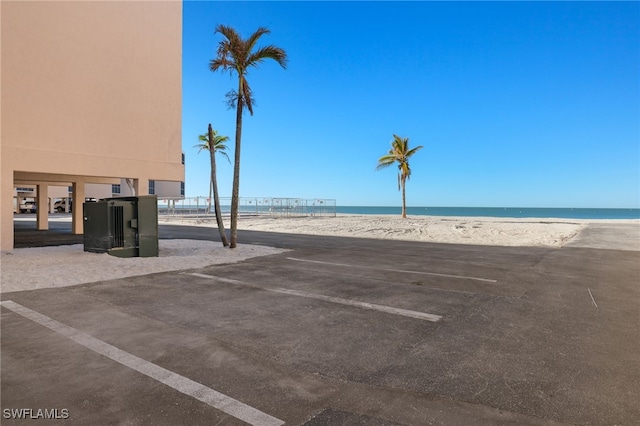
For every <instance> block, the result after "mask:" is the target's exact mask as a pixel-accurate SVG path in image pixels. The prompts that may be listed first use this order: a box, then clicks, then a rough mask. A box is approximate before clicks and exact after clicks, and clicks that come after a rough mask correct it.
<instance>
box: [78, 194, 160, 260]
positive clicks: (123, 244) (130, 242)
mask: <svg viewBox="0 0 640 426" xmlns="http://www.w3.org/2000/svg"><path fill="white" fill-rule="evenodd" d="M82 211H83V217H84V251H90V252H95V253H104V252H107V253H109V254H110V255H112V256H117V257H154V256H156V257H157V256H158V199H157V197H156V196H155V195H143V196H139V197H117V198H105V199H102V200H100V201H97V202H95V203H84V204H83V205H82Z"/></svg>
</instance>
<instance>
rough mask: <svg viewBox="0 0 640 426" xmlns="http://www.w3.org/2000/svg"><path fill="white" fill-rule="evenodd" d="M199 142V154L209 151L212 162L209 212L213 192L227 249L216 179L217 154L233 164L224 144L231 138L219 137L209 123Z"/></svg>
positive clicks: (226, 244) (217, 216)
mask: <svg viewBox="0 0 640 426" xmlns="http://www.w3.org/2000/svg"><path fill="white" fill-rule="evenodd" d="M198 140H199V141H200V143H199V144H198V145H196V146H194V148H199V149H198V153H199V152H200V151H202V150H207V151H209V159H210V161H211V179H210V180H209V211H211V192H212V191H213V199H214V203H213V206H214V210H215V214H216V222H217V223H218V232H220V240H221V241H222V245H223V246H225V247H227V246H229V241H228V240H227V234H225V232H224V223H223V222H222V212H221V210H220V197H219V195H218V179H217V177H216V175H217V174H216V152H217V153H220V154H222V155H224V156H225V157H227V161H229V163H231V161H230V160H229V156H228V155H227V152H226V151H227V146H226V145H225V144H224V143H225V142H227V141H228V140H229V137H228V136H222V135H219V134H218V132H216V131H215V130H213V128H212V127H211V123H209V132H208V133H204V134H202V135H200V136H198Z"/></svg>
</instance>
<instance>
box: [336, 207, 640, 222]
mask: <svg viewBox="0 0 640 426" xmlns="http://www.w3.org/2000/svg"><path fill="white" fill-rule="evenodd" d="M336 212H337V213H338V214H361V215H370V214H373V215H393V214H397V215H399V214H400V213H401V208H400V207H392V206H337V207H336ZM407 215H410V216H434V217H465V218H472V217H473V218H477V217H488V218H514V219H521V218H530V219H588V220H592V219H616V220H617V219H640V209H633V208H557V207H554V208H545V207H407Z"/></svg>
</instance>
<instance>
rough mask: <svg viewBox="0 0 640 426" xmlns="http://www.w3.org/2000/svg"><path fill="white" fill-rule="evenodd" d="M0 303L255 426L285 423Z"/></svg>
mask: <svg viewBox="0 0 640 426" xmlns="http://www.w3.org/2000/svg"><path fill="white" fill-rule="evenodd" d="M0 305H2V306H3V307H5V308H7V309H10V310H11V311H13V312H15V313H17V314H19V315H22V316H23V317H25V318H27V319H30V320H31V321H33V322H36V323H38V324H40V325H42V326H45V327H47V328H49V329H51V330H53V331H55V332H56V333H58V334H61V335H63V336H65V337H67V338H69V339H71V340H73V341H74V342H76V343H78V344H80V345H82V346H84V347H85V348H87V349H91V350H92V351H94V352H96V353H98V354H100V355H103V356H106V357H107V358H109V359H112V360H113V361H116V362H118V363H120V364H122V365H124V366H126V367H129V368H131V369H133V370H136V371H138V372H140V373H142V374H144V375H145V376H148V377H151V378H152V379H155V380H157V381H159V382H161V383H164V384H165V385H167V386H169V387H171V388H173V389H175V390H177V391H178V392H182V393H184V394H185V395H189V396H191V397H193V398H195V399H197V400H198V401H202V402H204V403H205V404H208V405H210V406H212V407H214V408H216V409H218V410H220V411H223V412H225V413H227V414H229V415H231V416H233V417H235V418H237V419H240V420H242V421H244V422H246V423H249V424H252V425H256V426H280V425H283V424H284V422H283V421H282V420H280V419H277V418H275V417H272V416H270V415H268V414H266V413H263V412H262V411H259V410H257V409H255V408H253V407H250V406H248V405H246V404H243V403H242V402H240V401H237V400H235V399H233V398H231V397H229V396H227V395H224V394H222V393H220V392H217V391H215V390H213V389H211V388H209V387H206V386H204V385H201V384H200V383H198V382H194V381H193V380H191V379H188V378H186V377H184V376H181V375H179V374H176V373H174V372H172V371H169V370H167V369H165V368H162V367H160V366H158V365H156V364H153V363H151V362H149V361H146V360H144V359H142V358H139V357H137V356H135V355H132V354H130V353H128V352H125V351H123V350H121V349H118V348H117V347H115V346H112V345H110V344H108V343H106V342H103V341H102V340H99V339H96V338H95V337H92V336H90V335H88V334H86V333H84V332H82V331H79V330H77V329H75V328H73V327H69V326H68V325H65V324H63V323H61V322H58V321H56V320H54V319H51V318H49V317H47V316H45V315H42V314H40V313H38V312H36V311H33V310H31V309H29V308H26V307H24V306H22V305H19V304H17V303H15V302H13V301H11V300H5V301H2V302H0Z"/></svg>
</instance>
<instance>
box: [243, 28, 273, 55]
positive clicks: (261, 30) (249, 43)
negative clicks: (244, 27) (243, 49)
mask: <svg viewBox="0 0 640 426" xmlns="http://www.w3.org/2000/svg"><path fill="white" fill-rule="evenodd" d="M269 33H271V31H270V30H269V29H268V28H265V27H260V28H258V29H257V30H256V31H255V32H254V33H253V34H251V35H250V36H249V38H248V39H247V40H246V41H245V44H246V45H247V51H248V52H250V51H251V50H252V49H253V46H255V45H256V43H257V42H258V39H259V38H260V37H262V36H263V35H265V34H269Z"/></svg>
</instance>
